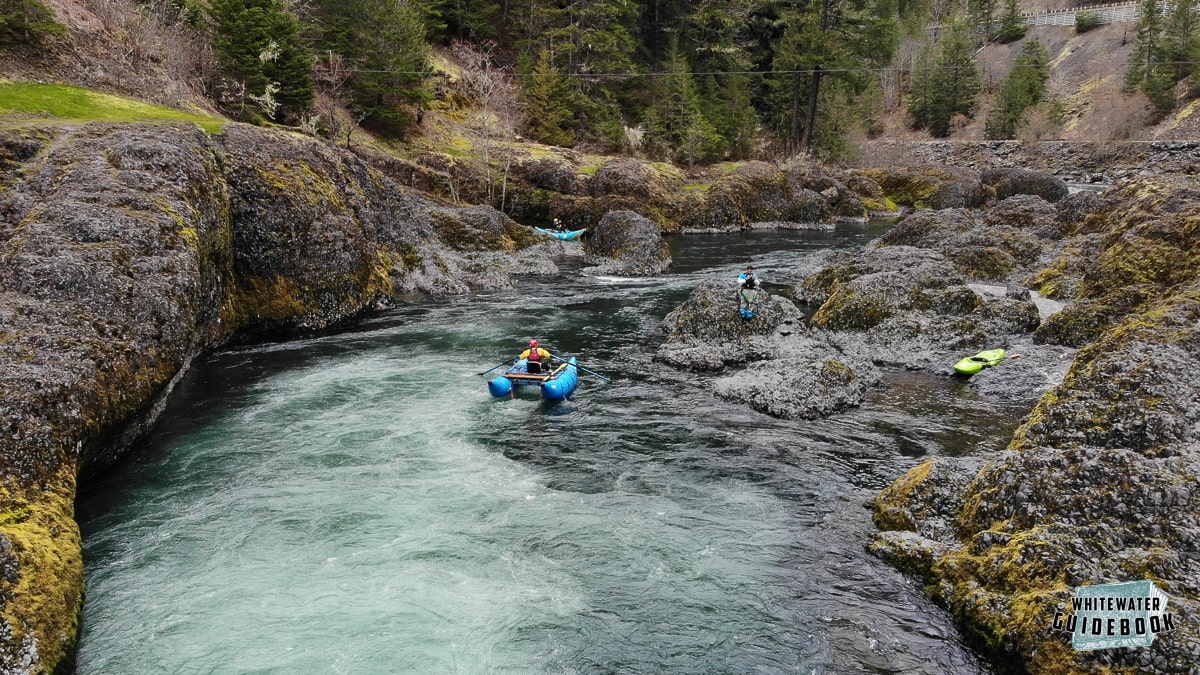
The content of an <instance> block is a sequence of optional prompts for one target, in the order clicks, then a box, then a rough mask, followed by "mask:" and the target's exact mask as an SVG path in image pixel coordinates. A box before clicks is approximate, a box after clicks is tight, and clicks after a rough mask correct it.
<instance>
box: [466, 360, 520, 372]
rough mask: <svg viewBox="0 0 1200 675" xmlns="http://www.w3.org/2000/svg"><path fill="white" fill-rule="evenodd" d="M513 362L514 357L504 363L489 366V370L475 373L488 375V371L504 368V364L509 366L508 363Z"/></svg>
mask: <svg viewBox="0 0 1200 675" xmlns="http://www.w3.org/2000/svg"><path fill="white" fill-rule="evenodd" d="M512 362H513V359H509V360H507V361H505V362H504V363H501V364H498V365H495V366H492V367H491V368H488V369H487V370H485V371H483V372H482V373H475V374H476V375H487V374H488V373H490V372H492V371H493V370H495V369H497V368H503V367H504V366H507V365H508V364H510V363H512Z"/></svg>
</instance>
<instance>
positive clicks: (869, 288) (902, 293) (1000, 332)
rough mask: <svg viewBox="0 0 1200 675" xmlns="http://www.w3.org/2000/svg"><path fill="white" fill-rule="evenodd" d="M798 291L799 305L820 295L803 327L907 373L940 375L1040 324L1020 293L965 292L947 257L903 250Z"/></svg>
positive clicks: (874, 255) (816, 279)
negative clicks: (908, 370) (960, 361)
mask: <svg viewBox="0 0 1200 675" xmlns="http://www.w3.org/2000/svg"><path fill="white" fill-rule="evenodd" d="M801 289H802V290H800V291H796V293H800V294H802V295H803V296H804V297H807V298H818V297H821V296H822V295H826V299H825V301H824V302H823V303H822V304H821V306H820V308H819V309H818V310H817V311H816V313H815V314H813V316H812V319H811V324H812V326H814V327H816V328H818V329H821V330H825V331H830V332H831V333H832V337H831V339H832V340H834V341H835V342H836V343H837V344H838V345H839V346H840V347H841V348H843V349H844V350H846V351H851V352H854V353H860V354H868V355H870V358H871V359H872V360H874V361H875V362H876V363H881V364H895V365H903V366H904V367H906V368H912V369H925V370H930V371H934V372H945V371H946V369H947V364H953V363H954V362H955V361H957V360H958V359H959V358H961V356H962V355H963V353H964V352H970V351H972V350H975V351H977V350H978V349H981V348H983V347H985V346H987V347H1003V346H1006V345H1007V344H1008V343H1009V342H1010V341H1013V340H1014V339H1016V338H1017V337H1021V336H1028V335H1029V334H1030V333H1032V332H1033V331H1034V330H1035V329H1036V328H1037V327H1038V325H1039V323H1040V315H1039V313H1038V308H1037V305H1035V304H1034V302H1033V299H1032V297H1031V296H1030V294H1029V292H1028V291H1026V290H1024V289H1020V288H1017V287H1007V286H998V287H997V286H985V285H978V284H968V283H966V280H965V278H964V276H962V275H961V274H959V273H958V271H957V270H956V269H955V267H954V266H953V265H951V264H950V259H949V258H948V257H947V256H945V255H943V254H942V253H939V252H937V251H931V250H928V249H921V248H915V247H911V246H875V247H873V248H870V249H868V250H867V251H865V252H863V253H862V254H861V255H859V256H858V257H856V258H854V259H852V260H849V261H846V262H842V263H840V264H837V265H833V266H831V267H828V268H826V269H825V270H822V271H820V272H818V273H816V274H813V275H811V276H810V277H809V278H808V279H807V280H805V282H804V283H803V284H802V285H801ZM1029 384H1030V385H1031V386H1032V387H1033V389H1034V390H1037V391H1045V390H1046V389H1048V386H1047V385H1045V384H1044V383H1043V384H1035V383H1032V382H1031V383H1029Z"/></svg>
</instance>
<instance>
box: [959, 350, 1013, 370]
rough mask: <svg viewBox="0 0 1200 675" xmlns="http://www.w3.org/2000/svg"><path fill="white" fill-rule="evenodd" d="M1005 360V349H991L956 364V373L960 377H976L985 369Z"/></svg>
mask: <svg viewBox="0 0 1200 675" xmlns="http://www.w3.org/2000/svg"><path fill="white" fill-rule="evenodd" d="M1003 360H1004V350H1003V349H989V350H987V351H985V352H979V353H978V354H976V355H975V356H968V357H967V358H965V359H963V360H962V361H959V362H958V363H956V364H954V372H956V373H958V374H959V375H974V374H975V373H978V372H979V371H981V370H983V369H984V368H990V367H992V366H994V365H996V364H997V363H1000V362H1001V361H1003Z"/></svg>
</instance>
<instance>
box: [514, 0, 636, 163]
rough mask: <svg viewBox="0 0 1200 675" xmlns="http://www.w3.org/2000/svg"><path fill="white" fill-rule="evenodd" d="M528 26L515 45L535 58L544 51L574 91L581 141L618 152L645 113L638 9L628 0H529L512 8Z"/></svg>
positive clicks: (575, 110)
mask: <svg viewBox="0 0 1200 675" xmlns="http://www.w3.org/2000/svg"><path fill="white" fill-rule="evenodd" d="M511 11H512V12H513V13H514V15H517V16H521V21H520V22H519V23H520V24H521V25H522V26H523V28H522V30H521V33H520V34H519V35H518V36H517V40H516V41H515V42H514V44H513V46H514V48H516V49H517V50H518V51H519V52H520V53H521V54H524V55H528V56H529V57H531V60H533V58H534V55H537V54H539V53H540V52H541V51H542V50H543V49H546V50H548V51H549V53H550V58H551V60H552V62H553V64H554V67H555V68H556V69H557V70H558V71H559V72H560V73H563V74H564V75H565V76H566V77H567V78H568V80H567V81H568V82H569V83H570V84H571V86H572V87H573V88H574V90H575V95H574V96H573V97H572V98H573V99H574V100H575V101H576V103H575V106H574V109H573V110H572V113H573V115H574V116H575V118H576V120H577V124H576V130H577V136H578V137H579V138H580V139H588V140H593V141H597V142H599V143H600V144H601V145H603V146H607V147H611V148H616V147H618V146H619V145H620V143H621V142H622V141H623V139H624V137H625V134H624V127H623V123H624V122H625V121H626V120H628V119H632V118H636V117H638V116H640V115H641V112H642V109H643V108H644V101H641V100H638V99H637V98H636V96H637V94H638V93H639V91H638V87H637V85H638V83H639V80H638V79H637V78H635V77H631V76H628V74H630V73H636V72H637V71H638V67H637V64H636V63H635V61H634V56H635V55H636V54H637V52H638V48H637V41H636V40H635V39H634V35H635V33H636V31H637V25H638V6H637V5H636V4H634V3H632V2H628V1H626V0H577V1H576V2H572V3H569V4H566V5H565V6H559V4H552V3H545V2H537V1H536V0H524V1H523V2H517V3H516V4H515V5H514V7H513V9H512V10H511Z"/></svg>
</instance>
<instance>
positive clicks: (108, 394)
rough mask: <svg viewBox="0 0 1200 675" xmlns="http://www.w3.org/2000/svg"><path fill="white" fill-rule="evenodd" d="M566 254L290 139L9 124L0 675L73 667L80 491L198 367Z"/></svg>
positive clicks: (1, 389) (507, 276) (4, 156)
mask: <svg viewBox="0 0 1200 675" xmlns="http://www.w3.org/2000/svg"><path fill="white" fill-rule="evenodd" d="M562 249H563V245H562V244H560V243H558V242H556V241H555V242H552V243H547V240H546V238H544V237H541V236H539V235H536V234H535V233H534V232H533V230H532V229H530V228H525V227H521V226H518V225H517V224H516V223H514V222H513V221H512V220H511V219H509V218H507V217H506V216H504V215H503V214H500V213H498V212H496V211H494V210H492V209H490V208H487V207H455V206H449V205H445V204H442V203H439V202H437V201H435V200H430V199H428V198H427V197H425V196H422V195H420V194H417V193H415V192H413V191H410V190H404V189H401V188H398V187H397V186H396V185H395V184H394V183H392V181H390V180H388V179H387V178H385V177H383V176H382V175H381V174H380V173H379V172H378V171H376V170H374V169H371V168H370V167H368V166H367V164H365V163H364V162H363V161H361V160H360V159H358V158H357V157H355V156H354V155H352V154H349V153H347V152H344V151H342V150H339V149H337V148H334V147H332V146H330V145H327V144H324V143H321V142H317V141H314V140H312V139H309V138H306V137H302V136H297V135H292V134H288V133H281V132H275V131H267V130H262V129H257V128H253V127H247V126H242V125H230V126H229V127H227V128H226V130H225V131H224V132H223V133H221V134H219V135H215V136H209V135H207V134H205V133H204V132H203V131H201V130H199V129H198V128H196V127H195V126H192V125H179V126H162V125H105V124H93V125H62V126H46V127H28V126H17V127H13V128H9V129H7V130H5V131H3V132H0V672H5V673H41V672H69V671H70V670H71V669H72V667H73V666H72V664H73V653H74V645H75V641H76V639H77V635H78V629H79V612H80V608H81V605H82V598H83V576H82V574H83V562H82V559H81V551H80V535H79V530H78V527H77V525H76V523H75V521H74V499H75V491H76V485H77V481H78V480H79V477H80V476H81V475H86V472H87V471H89V470H91V469H94V468H96V467H99V466H102V465H103V464H105V463H107V462H109V461H111V460H112V459H114V458H115V457H117V456H118V455H119V454H120V453H122V452H123V451H124V450H125V449H126V448H127V447H128V446H129V444H130V443H131V442H132V441H133V440H134V439H135V438H136V437H137V436H138V435H139V434H140V433H141V432H142V431H144V429H145V428H146V427H147V426H148V425H149V424H150V423H152V422H153V420H154V418H155V417H156V415H157V413H158V410H160V408H161V405H162V404H163V402H164V401H165V399H166V396H167V395H168V394H169V393H170V390H171V388H172V386H173V384H174V382H175V381H176V380H177V379H178V378H179V377H181V376H182V374H183V373H184V372H185V371H186V369H187V366H188V364H189V363H190V361H191V360H192V359H193V358H195V357H196V356H197V355H199V354H202V353H204V352H206V351H208V350H211V349H213V348H215V347H218V346H220V345H223V344H226V343H228V342H229V341H231V340H244V339H254V338H261V337H276V336H283V337H286V336H289V335H294V334H298V333H304V332H311V331H314V330H320V329H323V328H329V327H334V326H338V325H342V324H345V323H347V322H349V321H352V320H354V319H355V318H356V317H358V316H360V315H362V314H363V313H365V312H370V311H375V310H377V309H380V308H383V307H386V306H388V305H389V304H392V303H394V302H396V301H397V298H398V297H400V296H402V295H403V294H405V293H410V292H426V293H460V292H465V291H467V290H468V289H471V288H503V287H506V286H511V285H512V283H513V281H512V278H511V275H512V274H514V273H522V274H547V273H555V272H557V268H556V266H555V264H554V262H553V259H552V256H554V255H556V254H560V253H562V252H563V251H562ZM518 252H519V253H520V255H516V254H517V253H518Z"/></svg>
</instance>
